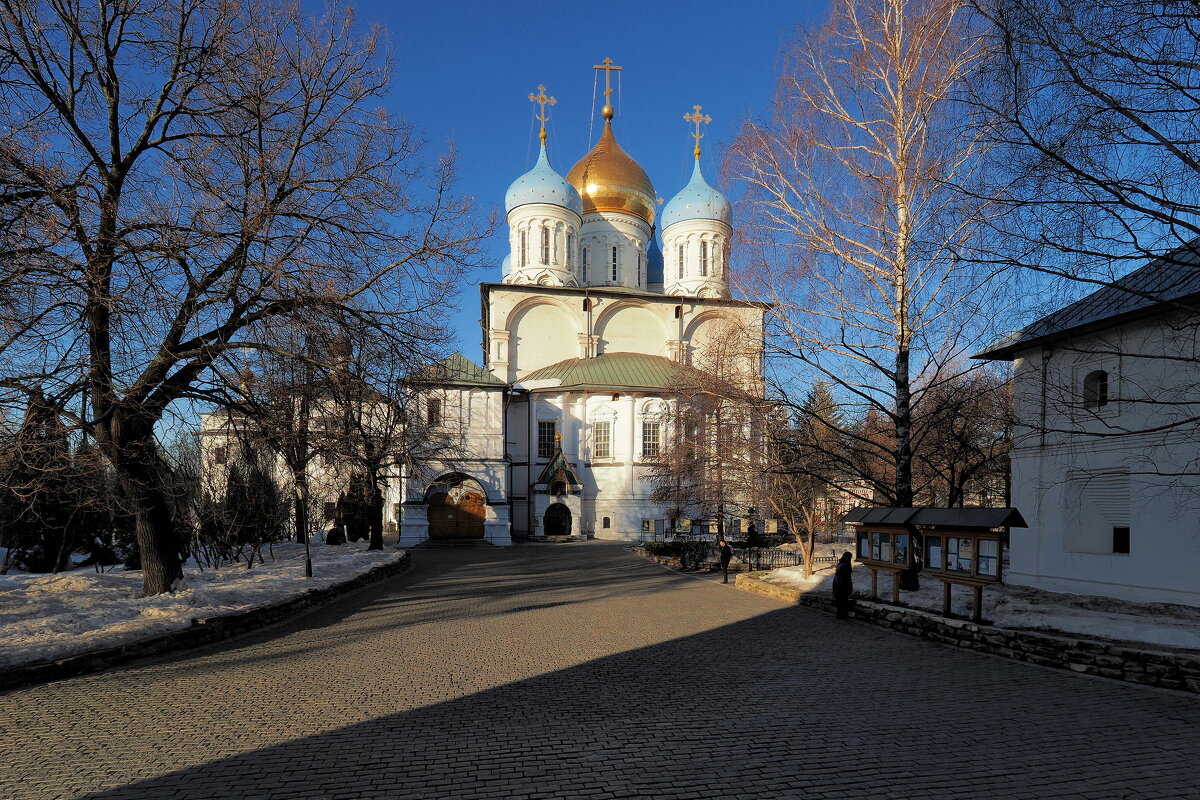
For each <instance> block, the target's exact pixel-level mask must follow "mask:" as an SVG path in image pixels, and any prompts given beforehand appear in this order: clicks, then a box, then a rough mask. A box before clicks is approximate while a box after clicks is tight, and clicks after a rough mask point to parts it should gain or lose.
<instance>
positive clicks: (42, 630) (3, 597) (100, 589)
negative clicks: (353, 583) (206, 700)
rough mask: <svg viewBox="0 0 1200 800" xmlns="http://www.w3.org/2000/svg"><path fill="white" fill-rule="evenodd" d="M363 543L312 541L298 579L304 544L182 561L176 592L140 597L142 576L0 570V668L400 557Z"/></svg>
mask: <svg viewBox="0 0 1200 800" xmlns="http://www.w3.org/2000/svg"><path fill="white" fill-rule="evenodd" d="M366 548H367V543H366V542H357V543H352V544H345V545H340V546H331V545H324V544H316V543H314V544H313V545H312V560H313V577H312V578H305V577H304V545H302V544H295V543H285V544H277V545H275V546H274V548H273V549H274V560H272V559H271V555H270V554H269V553H268V552H267V551H265V550H264V551H263V555H264V556H265V557H266V563H265V564H256V565H255V567H254V569H252V570H247V569H246V565H245V564H244V563H241V564H236V563H235V564H233V565H228V566H222V567H221V568H220V569H217V570H214V569H211V568H208V569H205V570H203V571H201V570H199V569H198V568H197V567H196V565H195V564H194V563H193V562H191V561H189V562H188V563H187V564H186V565H185V567H184V583H183V585H181V586H180V587H179V588H178V590H177V591H175V592H173V593H170V594H161V595H157V596H154V597H140V595H141V593H142V573H141V572H140V571H125V570H123V569H122V568H120V567H117V568H115V569H114V570H113V571H112V572H105V573H97V572H95V571H94V570H91V569H87V568H83V569H77V570H72V571H70V572H61V573H59V574H57V575H34V574H26V573H18V574H15V575H0V668H3V667H12V666H15V665H17V664H23V663H28V662H32V661H41V660H43V659H51V660H52V659H57V658H63V657H65V656H69V655H74V654H77V653H83V652H87V651H89V650H97V649H101V648H106V647H114V646H117V645H121V644H126V643H129V642H133V641H137V640H139V639H144V638H146V637H147V636H153V635H155V634H160V633H165V632H167V631H172V630H178V629H180V628H187V627H189V626H191V624H192V620H193V619H194V618H197V617H215V616H220V615H222V614H235V613H238V612H241V611H248V610H250V609H253V608H259V607H262V606H268V605H272V604H275V603H279V602H282V601H285V600H288V599H291V598H293V597H297V596H299V595H301V594H303V593H304V592H306V591H308V590H310V589H324V588H326V587H329V586H332V585H333V584H335V583H342V582H344V581H348V580H351V579H352V578H354V577H356V576H358V575H361V574H363V573H365V572H368V571H370V570H371V569H372V568H374V567H378V566H382V565H385V564H388V563H391V562H393V561H396V560H397V559H399V558H401V557H403V555H404V551H402V550H396V549H394V548H385V549H383V550H375V551H368V550H367V549H366Z"/></svg>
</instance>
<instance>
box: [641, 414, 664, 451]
mask: <svg viewBox="0 0 1200 800" xmlns="http://www.w3.org/2000/svg"><path fill="white" fill-rule="evenodd" d="M661 431H662V429H661V427H660V426H659V423H657V422H643V423H642V456H643V457H645V458H655V457H657V456H658V453H659V441H660V439H659V434H660V433H661Z"/></svg>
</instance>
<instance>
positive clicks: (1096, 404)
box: [1083, 369, 1108, 410]
mask: <svg viewBox="0 0 1200 800" xmlns="http://www.w3.org/2000/svg"><path fill="white" fill-rule="evenodd" d="M1107 405H1108V373H1107V372H1106V371H1104V370H1102V369H1094V370H1092V371H1091V372H1089V373H1088V374H1087V375H1085V376H1084V377H1083V407H1084V408H1087V409H1092V410H1099V409H1101V408H1104V407H1105V406H1107Z"/></svg>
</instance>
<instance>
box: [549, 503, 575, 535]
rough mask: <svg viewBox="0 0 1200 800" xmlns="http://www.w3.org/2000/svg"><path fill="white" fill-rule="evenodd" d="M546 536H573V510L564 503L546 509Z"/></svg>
mask: <svg viewBox="0 0 1200 800" xmlns="http://www.w3.org/2000/svg"><path fill="white" fill-rule="evenodd" d="M546 535H547V536H570V535H571V510H570V509H569V508H567V507H566V506H565V505H563V504H562V503H555V504H554V505H552V506H550V507H549V508H547V509H546Z"/></svg>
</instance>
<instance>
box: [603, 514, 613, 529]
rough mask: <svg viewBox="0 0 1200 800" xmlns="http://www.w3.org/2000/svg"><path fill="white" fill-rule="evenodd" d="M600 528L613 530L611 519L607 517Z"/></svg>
mask: <svg viewBox="0 0 1200 800" xmlns="http://www.w3.org/2000/svg"><path fill="white" fill-rule="evenodd" d="M600 527H602V528H605V529H608V528H611V527H612V519H611V518H609V517H605V518H604V520H603V521H602V522H601V523H600Z"/></svg>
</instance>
